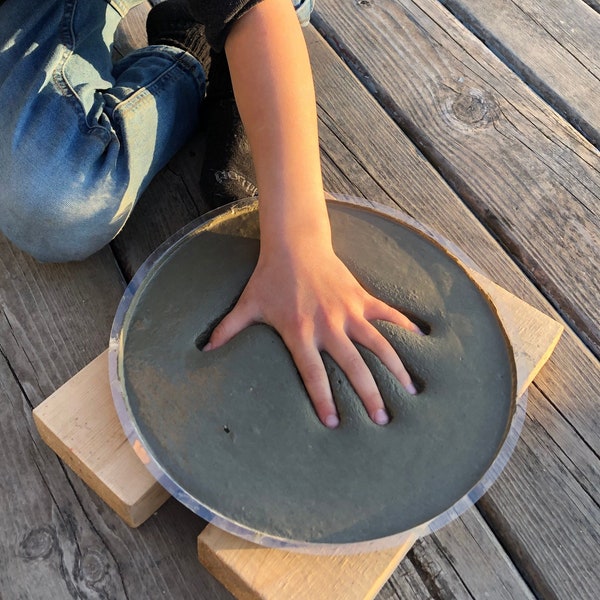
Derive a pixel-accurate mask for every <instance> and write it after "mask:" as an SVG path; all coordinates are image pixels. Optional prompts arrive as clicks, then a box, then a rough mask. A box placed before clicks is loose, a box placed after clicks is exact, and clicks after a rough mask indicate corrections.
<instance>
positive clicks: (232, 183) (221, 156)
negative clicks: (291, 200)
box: [200, 52, 258, 208]
mask: <svg viewBox="0 0 600 600" xmlns="http://www.w3.org/2000/svg"><path fill="white" fill-rule="evenodd" d="M202 111H203V121H204V122H205V123H206V154H205V158H204V165H203V167H202V174H201V176H200V188H201V189H202V193H203V196H204V199H205V200H206V202H207V203H208V204H209V205H210V206H211V207H212V208H216V207H218V206H223V205H224V204H228V203H229V202H234V201H236V200H241V199H243V198H248V197H249V196H256V195H258V189H257V187H256V175H255V173H254V165H253V163H252V156H251V154H250V145H249V143H248V138H247V137H246V132H245V131H244V126H243V125H242V120H241V118H240V114H239V112H238V109H237V105H236V103H235V98H234V95H233V87H232V85H231V77H230V75H229V67H228V65H227V58H226V57H225V53H223V52H221V53H212V54H211V65H210V70H209V74H208V91H207V95H206V100H205V101H204V104H203V106H202Z"/></svg>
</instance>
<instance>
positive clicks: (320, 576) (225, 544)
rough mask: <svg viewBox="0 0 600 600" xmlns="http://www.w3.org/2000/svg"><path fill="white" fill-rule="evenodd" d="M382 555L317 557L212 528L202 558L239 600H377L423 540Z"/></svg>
mask: <svg viewBox="0 0 600 600" xmlns="http://www.w3.org/2000/svg"><path fill="white" fill-rule="evenodd" d="M420 533H421V530H419V529H413V530H412V531H410V532H409V533H408V534H407V535H406V538H405V539H404V541H403V543H402V544H400V545H398V546H395V547H394V548H389V549H387V550H380V551H378V552H368V553H364V554H352V555H348V556H344V555H340V554H338V555H333V556H322V555H319V556H316V555H312V554H299V553H297V552H288V551H285V550H279V549H275V548H265V547H264V546H258V545H257V544H253V543H252V542H248V541H246V540H242V539H240V538H237V537H235V536H234V535H231V534H229V533H226V532H224V531H222V530H220V529H217V528H216V527H212V526H211V525H208V527H206V529H205V530H204V531H203V532H202V533H201V534H200V535H199V536H198V558H199V559H200V562H201V563H202V564H203V565H204V566H205V567H206V568H207V569H208V570H209V571H210V572H211V573H212V575H213V576H214V577H215V578H216V579H218V580H219V581H220V582H221V583H222V584H223V585H224V586H225V587H226V588H227V589H228V590H229V591H230V592H231V593H232V594H233V595H234V596H235V597H236V598H238V600H267V599H268V600H314V599H315V598H319V599H320V600H338V599H340V600H341V599H343V600H371V599H372V598H375V596H376V595H377V593H378V592H379V590H380V589H381V588H382V587H383V585H384V584H385V582H386V581H387V580H388V578H389V577H390V575H391V574H392V572H393V571H394V569H395V568H396V567H397V566H398V564H399V563H400V561H401V560H402V559H403V558H404V556H405V555H406V553H407V552H408V551H409V550H410V549H411V548H412V546H413V544H414V543H415V542H416V541H417V540H418V539H419V536H420Z"/></svg>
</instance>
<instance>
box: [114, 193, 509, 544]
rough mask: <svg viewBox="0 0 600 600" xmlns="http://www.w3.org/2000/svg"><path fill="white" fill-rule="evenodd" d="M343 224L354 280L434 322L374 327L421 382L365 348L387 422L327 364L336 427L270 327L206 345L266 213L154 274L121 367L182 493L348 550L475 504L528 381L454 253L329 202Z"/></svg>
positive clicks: (135, 409) (228, 226) (130, 316)
mask: <svg viewBox="0 0 600 600" xmlns="http://www.w3.org/2000/svg"><path fill="white" fill-rule="evenodd" d="M330 217H331V223H332V230H333V238H334V246H335V249H336V252H337V253H338V255H339V256H340V257H341V258H342V259H343V260H344V261H345V262H346V264H347V265H348V266H349V267H350V269H351V270H352V271H353V272H354V274H355V275H356V277H357V278H358V279H359V281H361V283H362V284H363V285H364V286H365V287H366V288H367V289H368V290H369V291H371V292H372V293H374V294H375V295H377V296H379V297H381V298H382V299H384V300H385V301H387V302H388V303H390V304H392V305H394V306H396V307H398V308H400V309H401V310H405V311H406V312H408V313H410V314H412V315H416V316H417V317H418V318H419V319H420V320H422V321H423V322H425V323H427V324H428V325H429V327H430V328H431V332H430V334H429V335H427V336H424V337H419V336H416V335H414V334H410V333H407V332H406V331H404V330H403V329H401V328H399V327H396V326H394V325H391V324H389V323H380V322H378V323H376V325H377V326H378V327H379V328H380V330H381V331H382V332H383V333H384V334H385V335H386V337H388V339H389V340H390V342H391V343H392V345H393V346H394V348H395V349H396V350H397V351H398V353H399V355H400V356H401V357H402V359H403V361H404V363H405V365H406V366H407V368H408V370H409V372H410V373H411V374H412V375H413V376H414V378H415V379H416V380H417V381H418V382H419V384H420V386H421V387H422V390H421V392H420V393H419V394H418V395H417V396H414V397H413V396H410V395H409V394H407V393H406V392H405V391H404V390H403V388H402V387H401V386H400V385H399V383H398V382H397V381H396V380H395V379H394V378H393V377H392V376H391V375H390V374H389V372H388V371H387V370H386V369H385V367H383V365H381V364H380V363H379V361H378V359H376V358H375V357H374V356H373V355H371V354H370V353H369V352H368V351H364V350H363V355H364V357H365V359H366V360H367V362H368V364H369V366H370V367H371V368H372V369H373V371H374V373H375V374H376V379H377V381H378V384H379V386H380V389H381V392H382V395H383V397H384V400H385V403H386V406H387V408H388V410H389V412H390V414H391V417H392V420H391V422H390V423H389V425H387V426H385V427H380V426H378V425H375V424H374V423H373V422H371V420H370V419H369V417H368V416H367V414H366V412H365V410H364V408H363V407H362V404H361V403H360V401H359V399H358V398H357V396H356V394H355V393H354V391H353V389H352V388H351V386H349V384H348V382H347V380H346V378H345V376H344V374H343V373H342V372H341V371H340V370H339V369H338V367H337V366H336V365H335V364H334V363H333V362H332V361H331V359H329V358H328V357H327V356H325V360H326V364H327V369H328V372H329V375H330V379H331V383H332V388H333V392H334V396H335V400H336V403H337V406H338V410H339V413H340V418H341V424H340V426H339V428H337V429H336V430H328V429H326V428H325V427H324V426H323V425H322V424H321V423H320V422H319V420H318V419H317V417H316V415H315V413H314V411H313V409H312V406H311V404H310V401H309V399H308V396H307V394H306V391H305V389H304V387H303V385H302V382H301V379H300V377H299V375H298V373H297V371H296V369H295V367H294V364H293V362H292V360H291V358H290V355H289V353H288V352H287V350H286V348H285V346H284V345H283V343H282V341H281V339H280V338H279V336H278V335H277V334H276V333H275V332H274V331H273V330H272V329H271V328H269V327H268V326H265V325H254V326H251V327H249V328H248V329H246V330H245V331H243V332H242V333H240V334H239V335H238V336H237V337H236V338H235V339H233V340H232V341H231V342H229V343H228V344H226V345H225V346H223V347H222V348H219V349H217V350H213V351H211V352H201V351H200V350H199V349H198V346H199V345H200V346H201V345H202V344H203V342H204V341H205V340H206V339H207V338H208V335H209V333H210V329H211V328H212V327H213V326H214V324H215V323H216V322H217V321H218V319H219V318H220V317H222V316H223V315H224V314H225V313H226V311H227V310H228V308H229V307H230V306H231V305H232V303H233V302H234V301H235V299H236V298H237V297H238V296H239V294H240V293H241V291H242V289H243V287H244V285H245V283H246V281H247V280H248V278H249V277H250V274H251V273H252V270H253V268H254V265H255V264H256V260H257V257H258V251H259V242H258V235H259V232H258V218H257V212H256V210H245V211H242V212H240V213H238V214H235V215H232V214H229V215H225V216H224V217H221V218H219V219H218V220H217V221H216V222H214V223H212V224H209V225H206V226H204V227H203V228H201V230H200V231H199V232H197V233H195V234H192V235H189V236H187V237H186V238H185V239H184V240H183V242H180V243H179V244H178V245H176V246H174V247H173V248H172V249H171V251H170V252H169V253H168V254H167V256H166V258H165V259H163V260H161V261H159V262H158V263H157V264H156V265H155V266H154V267H153V269H152V270H151V271H150V272H149V273H148V275H147V276H146V278H145V280H144V283H143V284H142V285H141V286H140V289H139V290H138V293H137V295H136V297H135V298H134V300H133V302H132V304H131V305H130V308H129V310H128V313H127V316H126V318H125V321H124V326H123V334H122V336H121V339H122V347H121V359H120V366H119V368H120V372H121V378H122V380H123V382H124V385H125V390H126V394H125V395H126V402H127V403H128V405H129V409H130V411H131V413H132V415H133V420H134V421H135V425H136V428H137V430H138V432H139V434H140V437H141V439H142V442H143V443H144V445H145V446H146V447H147V449H148V451H149V452H150V454H151V455H152V456H153V458H154V460H155V461H156V462H157V463H158V464H159V465H160V468H161V469H162V470H164V471H166V472H167V473H168V474H169V476H170V477H171V478H172V479H173V480H174V481H175V482H176V483H177V485H178V486H179V487H180V488H181V489H182V490H184V492H185V494H188V495H189V496H191V497H192V498H194V499H195V500H197V501H198V502H200V504H201V505H202V506H204V507H206V508H207V509H208V510H209V511H210V512H212V513H216V514H219V515H222V516H223V517H225V518H226V519H228V520H230V521H231V522H234V523H239V524H241V525H243V526H244V527H246V528H248V529H250V530H253V531H257V532H260V533H262V534H265V535H268V536H272V537H279V538H284V539H285V540H290V541H293V542H300V543H305V542H306V543H330V544H336V545H338V544H345V543H356V542H363V541H367V540H376V539H380V538H383V537H387V536H390V535H395V534H397V533H399V532H402V531H405V530H408V529H410V528H412V527H414V526H416V525H418V524H421V523H423V522H426V521H428V520H430V519H432V518H433V517H436V516H438V515H439V514H441V513H442V512H444V511H445V510H446V509H448V508H449V507H450V506H452V505H453V504H454V503H455V502H456V501H457V500H459V499H460V498H461V497H462V496H463V495H464V494H466V493H467V492H468V491H469V490H470V489H471V488H472V487H473V486H474V485H475V484H476V483H477V482H478V481H479V480H480V479H481V477H482V476H483V474H484V473H485V471H486V470H487V469H488V468H489V466H490V465H491V463H492V461H493V460H494V458H495V457H496V455H497V453H498V451H499V449H500V447H501V445H502V442H503V440H504V438H505V436H506V433H507V431H508V428H509V425H510V419H511V417H512V413H513V410H514V389H515V383H514V365H513V360H512V354H511V351H510V348H509V347H508V343H507V341H506V338H505V335H504V333H503V331H502V329H501V327H500V325H499V321H498V319H497V316H496V313H495V310H494V309H493V307H492V306H491V304H490V302H489V301H488V299H487V298H486V297H485V295H484V294H483V293H482V292H481V291H480V290H479V288H478V287H477V286H476V285H475V284H474V283H473V282H472V281H471V280H470V279H469V277H468V276H467V275H466V273H465V272H464V270H463V269H462V268H461V267H460V266H459V265H458V264H457V263H456V262H455V261H454V260H453V258H451V257H450V256H449V255H448V254H447V253H446V252H445V251H444V250H443V249H442V248H441V247H439V246H438V245H437V244H436V243H433V242H431V241H430V240H428V239H427V238H426V237H424V236H423V235H422V234H420V233H418V232H416V231H415V230H413V229H411V228H409V227H407V226H404V225H402V224H400V223H398V222H396V221H394V220H391V219H390V218H388V217H383V216H380V215H378V214H377V213H375V212H373V211H370V210H367V209H362V208H357V207H352V206H347V205H338V204H334V205H332V206H330Z"/></svg>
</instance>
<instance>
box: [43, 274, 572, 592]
mask: <svg viewBox="0 0 600 600" xmlns="http://www.w3.org/2000/svg"><path fill="white" fill-rule="evenodd" d="M471 275H472V276H473V277H474V279H475V280H476V281H477V282H478V283H479V285H480V286H481V287H482V288H483V289H484V290H485V292H486V293H487V294H488V295H489V296H490V298H491V299H492V301H493V302H494V304H495V306H496V308H497V311H498V315H499V317H500V319H501V321H502V323H503V325H504V328H505V330H506V333H507V336H508V338H509V340H510V342H511V344H512V346H513V351H514V355H515V363H516V369H517V390H518V394H519V395H521V394H522V393H523V392H524V391H525V390H526V389H527V386H528V385H529V384H530V383H531V381H532V380H533V378H534V377H535V375H536V374H537V373H538V372H539V370H540V369H541V367H542V366H543V364H544V363H545V362H546V360H547V359H548V358H549V356H550V354H551V353H552V350H553V349H554V347H555V346H556V343H557V342H558V339H559V338H560V335H561V333H562V330H563V327H562V325H560V324H559V323H557V322H556V321H554V320H553V319H551V318H550V317H548V316H546V315H544V314H543V313H541V312H540V311H538V310H536V309H534V308H533V307H531V306H529V305H528V304H527V303H525V302H523V301H522V300H519V299H518V298H516V297H515V296H513V295H512V294H510V293H509V292H507V291H506V290H504V289H502V288H501V287H499V286H497V285H496V284H494V283H492V282H491V281H490V280H489V279H487V278H486V277H484V276H483V275H480V274H479V273H476V272H475V271H471ZM107 358H108V351H106V352H104V353H102V354H101V355H100V356H98V358H96V359H95V360H94V361H92V362H91V363H90V364H89V365H88V366H87V367H85V368H84V369H83V370H82V371H80V372H79V373H78V374H77V375H75V377H73V378H72V379H71V380H69V381H68V382H67V383H65V384H64V385H63V386H62V387H61V388H60V389H58V390H57V391H56V392H55V393H54V394H52V396H50V397H49V398H48V399H47V400H45V401H44V402H43V403H42V404H40V405H39V406H38V407H37V408H36V409H34V411H33V415H34V420H35V423H36V426H37V428H38V430H39V432H40V435H41V436H42V439H43V440H44V441H45V442H46V443H47V444H48V445H49V446H50V447H51V448H52V449H53V450H54V451H55V452H56V453H57V454H58V456H59V457H60V458H62V459H63V460H64V461H65V463H66V464H67V465H69V466H70V467H71V468H72V469H73V470H74V471H75V472H76V473H77V474H78V475H79V476H80V477H81V478H82V479H83V480H84V481H85V482H86V483H87V484H88V485H89V486H90V487H91V488H92V490H94V491H95V492H96V493H97V494H98V495H99V496H100V497H101V498H102V499H103V500H104V501H105V502H106V503H107V504H108V505H109V506H110V507H111V508H112V509H113V510H114V511H115V512H116V513H117V514H118V515H119V516H120V517H121V518H123V520H124V521H125V522H126V523H128V524H129V525H131V526H133V527H135V526H137V525H140V524H141V523H143V522H144V521H145V520H146V519H147V518H148V517H150V516H151V515H152V514H153V513H154V512H155V511H156V510H157V509H158V508H159V507H160V506H161V505H162V504H163V503H164V502H165V500H166V499H167V498H168V493H167V492H166V491H165V490H164V489H163V488H162V487H161V486H160V485H159V484H158V483H157V482H156V481H155V480H154V479H153V477H152V476H151V475H150V473H149V472H148V471H147V470H146V468H145V467H144V465H143V463H142V462H141V461H140V459H139V458H138V456H137V455H136V453H135V452H134V450H133V449H132V448H131V446H130V445H129V443H128V441H127V439H126V437H125V434H124V433H123V430H122V428H121V425H120V423H119V419H118V417H117V414H116V411H115V408H114V405H113V402H112V397H111V392H110V386H109V381H108V364H107ZM419 533H420V531H419V530H414V531H412V532H410V534H408V535H407V538H406V540H405V541H404V543H403V544H401V545H399V546H398V547H395V548H392V549H388V550H382V551H378V552H371V553H366V554H354V555H350V556H342V555H334V556H313V555H306V554H298V553H293V552H288V551H285V550H279V549H272V548H264V547H261V546H257V545H255V544H252V543H250V542H247V541H245V540H242V539H239V538H237V537H235V536H233V535H231V534H229V533H226V532H224V531H222V530H220V529H217V528H216V527H214V526H212V525H208V526H207V527H206V528H205V529H204V531H203V532H202V533H201V534H200V536H199V537H198V557H199V560H200V562H201V563H202V564H204V565H205V566H206V567H207V568H208V570H209V571H210V572H211V573H212V574H213V575H214V576H215V577H216V578H217V579H219V580H220V581H221V582H222V583H223V584H224V585H225V587H227V588H228V589H229V590H230V591H231V592H232V593H233V594H235V595H236V596H237V598H239V599H240V600H247V599H248V600H258V599H263V600H296V599H297V600H305V599H306V600H308V599H311V600H312V599H314V598H320V599H323V600H334V599H335V600H337V599H338V598H344V600H369V599H371V598H374V597H375V595H376V594H377V592H378V591H379V590H380V589H381V587H382V586H383V584H384V583H385V581H386V580H387V578H388V577H389V575H390V574H391V573H392V572H393V570H394V569H395V568H396V566H397V565H398V563H399V562H400V561H401V560H402V558H403V557H404V556H405V555H406V553H407V552H408V550H409V549H410V548H411V547H412V545H413V543H414V542H415V540H416V539H417V538H418V537H419Z"/></svg>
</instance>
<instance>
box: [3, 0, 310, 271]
mask: <svg viewBox="0 0 600 600" xmlns="http://www.w3.org/2000/svg"><path fill="white" fill-rule="evenodd" d="M141 1H142V0H111V1H110V2H108V1H107V0H37V2H35V6H30V5H29V3H26V2H23V1H22V0H5V1H4V2H3V3H2V4H0V107H2V108H1V111H2V118H1V119H0V182H1V185H0V230H1V231H2V232H3V233H4V235H5V236H6V237H8V238H9V239H10V240H11V241H12V242H13V243H14V244H15V245H17V246H18V247H19V248H21V249H23V250H25V251H26V252H28V253H30V254H31V255H33V256H34V257H36V258H37V259H38V260H42V261H69V260H81V259H83V258H85V257H87V256H89V255H90V254H92V253H93V252H95V251H97V250H99V249H100V248H102V247H103V246H104V245H105V244H107V243H108V242H109V241H110V240H111V239H112V238H113V237H114V236H115V235H117V233H118V232H119V231H120V230H121V228H122V227H123V225H124V223H125V221H126V220H127V217H128V216H129V214H130V213H131V210H132V209H133V206H134V204H135V202H136V200H137V199H138V198H139V196H140V194H141V193H142V191H143V190H144V189H145V187H146V186H147V184H148V183H149V181H150V180H151V179H152V177H153V176H154V175H155V174H156V173H157V172H158V171H159V170H160V169H161V168H162V167H163V166H164V165H165V164H166V163H167V161H168V160H169V159H170V158H171V157H172V156H173V154H174V153H175V152H176V151H177V150H178V149H179V148H180V147H181V146H182V145H183V143H184V142H185V141H186V140H187V139H188V137H189V136H190V134H191V133H192V132H193V131H194V130H195V128H196V126H197V123H198V119H199V115H200V106H201V102H202V99H203V97H204V91H205V74H204V71H203V69H202V67H201V65H200V63H199V62H198V61H197V60H196V59H195V58H194V57H193V56H191V55H190V54H188V53H187V52H184V51H182V50H179V49H177V48H173V47H169V46H149V47H147V48H143V49H141V50H137V51H135V52H133V53H131V54H129V55H128V56H126V57H125V58H124V59H122V60H120V61H118V62H117V63H115V64H113V63H112V61H111V53H110V47H111V44H112V42H113V38H114V33H115V30H116V28H117V25H118V24H119V22H120V20H121V18H122V17H124V16H125V14H126V13H127V11H128V10H129V9H130V8H132V7H133V6H135V5H136V4H139V3H140V2H141ZM296 4H297V5H298V6H297V12H298V16H299V18H300V20H301V21H303V22H304V23H306V22H307V21H308V19H309V18H310V12H311V9H312V0H303V1H301V2H298V1H296Z"/></svg>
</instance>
